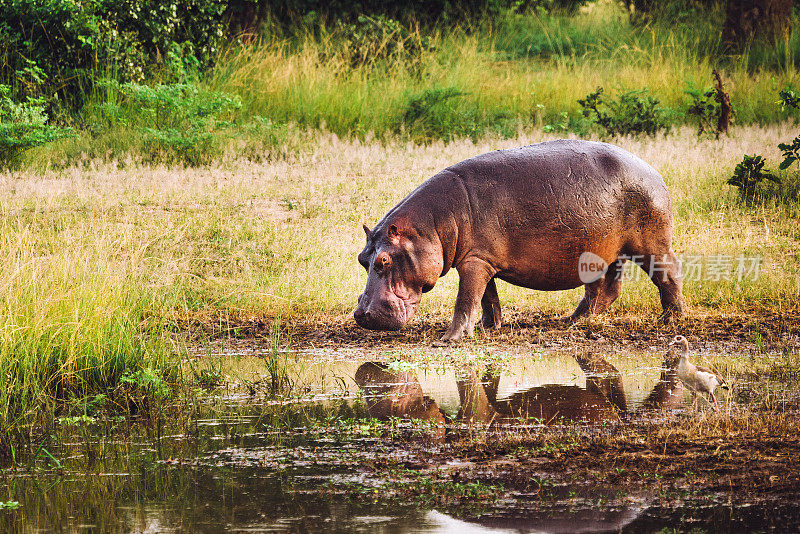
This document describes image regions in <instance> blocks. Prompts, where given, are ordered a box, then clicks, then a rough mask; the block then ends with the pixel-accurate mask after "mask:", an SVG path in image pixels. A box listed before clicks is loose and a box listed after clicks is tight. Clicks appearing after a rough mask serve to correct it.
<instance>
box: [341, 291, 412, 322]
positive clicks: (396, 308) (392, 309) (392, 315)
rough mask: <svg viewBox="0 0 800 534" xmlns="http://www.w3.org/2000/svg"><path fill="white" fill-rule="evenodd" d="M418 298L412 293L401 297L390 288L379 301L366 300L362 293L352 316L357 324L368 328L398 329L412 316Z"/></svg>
mask: <svg viewBox="0 0 800 534" xmlns="http://www.w3.org/2000/svg"><path fill="white" fill-rule="evenodd" d="M419 300H420V299H419V298H415V296H414V295H409V296H407V297H401V296H400V295H398V294H397V292H396V291H394V290H392V291H390V292H387V294H386V295H385V297H384V298H383V299H380V301H376V300H375V299H372V300H371V301H369V302H366V301H367V299H366V297H365V296H364V295H363V294H362V295H361V296H360V297H359V299H358V307H357V308H356V310H355V312H353V316H354V317H355V319H356V323H357V324H358V326H360V327H362V328H366V329H368V330H400V329H401V328H402V327H403V325H405V324H406V323H407V322H408V320H409V319H411V318H412V317H413V316H414V313H415V312H416V311H417V307H418V306H419Z"/></svg>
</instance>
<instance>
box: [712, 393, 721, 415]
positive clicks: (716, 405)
mask: <svg viewBox="0 0 800 534" xmlns="http://www.w3.org/2000/svg"><path fill="white" fill-rule="evenodd" d="M711 398H712V399H714V409H715V410H717V412H719V404H717V396H716V395H714V392H713V391H712V392H711Z"/></svg>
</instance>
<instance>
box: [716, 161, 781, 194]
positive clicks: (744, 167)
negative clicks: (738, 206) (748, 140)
mask: <svg viewBox="0 0 800 534" xmlns="http://www.w3.org/2000/svg"><path fill="white" fill-rule="evenodd" d="M765 164H766V161H765V160H764V158H762V157H761V156H748V155H745V157H744V159H742V162H741V163H738V164H737V165H736V169H734V171H733V176H731V177H730V178H728V184H730V185H732V186H734V187H736V188H737V189H738V190H739V198H740V199H741V200H742V201H743V202H751V201H753V200H754V199H755V196H756V188H757V187H758V185H759V184H760V183H762V182H763V181H764V180H769V181H771V182H775V183H780V181H781V180H780V178H778V177H777V176H775V175H774V174H772V173H771V172H769V171H767V170H765V169H764V165H765Z"/></svg>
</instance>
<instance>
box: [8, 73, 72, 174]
mask: <svg viewBox="0 0 800 534" xmlns="http://www.w3.org/2000/svg"><path fill="white" fill-rule="evenodd" d="M10 95H11V88H10V87H9V86H7V85H0V165H2V166H4V167H7V166H9V165H11V164H13V163H14V162H15V161H16V159H17V157H18V156H19V155H20V154H21V153H22V152H24V151H25V150H27V149H29V148H31V147H35V146H39V145H43V144H45V143H49V142H50V141H55V140H56V139H61V138H62V137H65V136H67V135H69V134H70V130H68V129H65V128H58V127H56V126H51V125H49V124H47V114H45V112H44V107H45V106H44V101H43V100H42V99H36V98H30V97H29V98H28V101H27V102H25V103H22V104H20V103H16V102H14V101H13V100H12V99H11V96H10Z"/></svg>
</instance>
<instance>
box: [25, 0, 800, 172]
mask: <svg viewBox="0 0 800 534" xmlns="http://www.w3.org/2000/svg"><path fill="white" fill-rule="evenodd" d="M722 19H723V13H722V12H721V10H717V11H712V12H710V13H703V14H692V13H688V14H687V13H678V14H676V15H675V17H671V18H668V20H661V21H655V22H652V23H650V24H648V25H631V24H630V22H629V18H628V14H627V13H626V12H624V11H623V10H622V9H621V8H620V7H619V5H618V4H617V3H614V2H596V3H593V4H590V6H589V8H588V9H586V10H583V11H582V12H581V13H579V14H578V15H576V16H573V17H565V16H557V15H553V16H537V15H533V14H515V13H507V14H505V15H502V16H500V17H498V18H496V19H494V20H487V21H483V22H481V23H479V24H473V25H470V24H467V25H466V26H465V27H446V28H429V29H420V28H416V29H412V30H409V32H408V33H407V35H406V36H405V37H403V39H404V40H403V41H402V43H401V44H402V45H403V46H400V45H399V44H398V43H391V42H387V43H378V44H377V45H375V46H374V48H375V50H377V51H384V52H385V53H384V52H381V53H379V54H378V55H377V56H374V57H367V58H362V57H355V59H354V55H353V43H352V42H351V41H350V40H349V37H348V35H347V34H346V32H345V31H343V30H342V29H341V28H336V27H333V28H326V27H324V26H323V27H319V28H316V29H315V30H314V31H311V30H297V31H296V33H294V34H288V35H287V34H286V33H285V32H278V31H272V30H270V29H269V28H267V29H265V31H264V32H263V35H262V37H260V38H258V39H256V40H254V41H251V42H248V43H244V44H243V43H240V42H234V43H231V44H230V45H229V46H228V47H227V48H226V49H224V50H222V52H220V56H219V58H218V60H217V62H216V66H215V67H213V68H211V69H210V70H208V71H207V72H204V73H200V74H201V75H200V76H199V78H200V82H197V84H198V87H199V88H200V90H201V95H202V94H207V95H214V94H216V95H220V96H221V97H222V98H226V97H225V96H224V95H228V96H229V97H230V98H232V99H234V100H235V101H236V102H238V101H239V100H241V107H240V108H238V109H229V110H227V111H225V113H223V114H222V115H221V116H220V117H219V118H218V120H217V119H215V120H214V121H213V124H210V125H207V128H206V129H207V130H208V131H211V132H213V139H206V140H205V141H203V143H200V144H198V147H197V149H196V150H195V152H198V153H192V154H189V155H187V156H186V157H184V158H183V160H185V161H186V162H188V163H189V164H208V163H210V162H211V161H213V160H214V159H218V158H219V157H223V155H225V156H224V157H242V156H244V157H250V158H254V159H259V158H276V157H278V158H281V157H286V156H287V155H291V154H293V153H295V152H297V151H298V150H302V149H303V148H304V147H305V140H306V139H307V138H308V135H307V133H308V131H309V130H319V129H322V130H325V131H330V132H332V133H335V134H336V135H338V136H340V137H347V138H350V137H355V138H358V139H361V140H368V139H372V138H377V139H379V140H381V142H384V143H391V142H393V141H394V140H396V139H400V140H412V141H414V142H434V141H437V140H444V141H449V140H452V139H458V138H464V137H467V138H470V139H472V140H473V141H477V140H479V139H481V138H484V137H487V136H491V137H502V138H513V137H515V136H516V135H517V133H518V132H519V131H531V130H538V129H540V128H542V126H544V125H547V124H552V123H558V122H560V121H561V120H562V119H561V114H562V113H567V116H568V119H569V120H568V122H569V125H570V128H571V129H572V130H574V131H576V132H577V133H579V134H581V135H586V134H588V133H590V132H591V126H590V125H589V123H588V122H587V121H586V120H585V119H584V118H583V117H582V116H581V115H580V107H579V105H578V103H577V100H578V99H579V98H583V97H585V96H586V95H587V94H589V93H590V92H592V91H594V90H595V89H596V88H597V87H598V86H602V87H604V88H605V92H606V94H607V95H609V96H610V97H612V98H613V97H616V96H617V95H618V94H620V93H621V92H624V91H629V90H638V89H643V88H647V89H648V91H649V93H650V94H652V95H653V96H654V97H655V98H657V99H659V100H660V102H661V105H662V106H664V107H666V108H667V109H668V118H669V120H670V122H672V123H673V124H676V125H679V124H682V123H684V122H686V121H687V118H686V116H685V111H686V109H687V107H688V106H689V104H690V98H689V96H688V95H686V93H685V91H686V89H687V88H688V87H689V85H687V84H691V85H692V86H694V87H701V88H702V87H705V86H710V85H711V84H712V75H711V71H712V69H714V68H717V69H719V70H720V71H721V72H722V75H723V79H724V81H725V84H726V89H727V90H728V91H729V92H730V96H731V100H732V102H733V106H734V108H735V112H736V115H735V121H736V122H737V123H738V124H752V123H757V124H769V123H776V122H781V121H783V120H786V118H787V117H795V118H796V117H797V116H798V115H797V112H793V111H792V112H790V111H786V110H782V109H781V107H780V106H779V104H778V103H777V100H778V98H777V93H778V91H779V90H780V89H782V88H784V87H786V86H791V85H797V83H798V61H799V59H798V58H800V31H795V32H794V33H793V34H792V35H791V36H790V37H789V38H788V39H787V41H786V42H780V43H776V44H774V45H772V44H770V45H766V44H756V45H754V46H753V47H751V48H750V49H748V50H747V51H746V52H745V53H743V54H740V55H736V56H723V55H721V54H719V53H718V50H719V47H720V43H719V33H720V28H721V25H722ZM422 42H425V43H426V45H425V46H422V45H419V43H422ZM103 72H105V71H104V70H103V69H101V68H98V77H102V75H103ZM157 81H158V80H153V83H155V82H157ZM189 81H191V80H189ZM203 91H206V92H207V93H203ZM208 92H210V93H208ZM87 102H88V103H87V105H86V106H85V108H83V109H81V110H77V111H75V112H68V113H66V114H65V115H64V114H62V115H61V119H62V120H63V121H64V122H65V124H66V125H68V126H72V127H74V128H75V131H76V133H77V134H78V135H77V136H76V137H73V138H71V139H68V140H64V141H61V142H57V143H52V144H50V145H49V146H48V147H47V148H43V149H37V150H32V151H31V152H30V153H29V154H28V156H27V157H26V158H23V159H22V161H21V162H20V163H19V164H20V165H21V166H22V167H23V168H24V167H26V166H34V167H38V168H41V167H42V166H47V165H50V164H57V165H60V166H64V165H70V164H72V163H74V162H75V161H77V160H80V159H87V158H88V159H95V158H101V159H104V160H106V161H123V162H125V161H129V160H132V161H134V162H143V163H159V162H171V161H181V158H180V157H177V158H176V157H175V154H174V152H175V151H174V150H172V151H171V150H170V149H169V148H168V147H167V149H163V143H161V145H156V146H162V150H153V143H152V142H148V141H147V135H146V134H143V133H142V131H143V129H146V128H151V129H153V128H155V129H156V130H158V129H160V128H161V126H160V125H158V124H155V123H156V122H158V120H157V119H156V118H154V117H150V116H149V115H147V114H142V113H141V106H140V105H138V104H137V105H134V106H130V105H127V106H126V105H125V101H124V99H120V96H119V94H118V93H117V92H115V91H114V90H113V88H110V87H109V86H108V85H107V84H105V85H104V84H100V85H98V86H96V87H95V88H94V89H93V93H92V94H91V95H90V97H89V98H87ZM192 102H195V101H194V100H192V101H190V102H189V103H181V102H180V101H178V102H177V106H178V107H177V108H175V109H176V112H177V113H179V114H180V113H181V112H186V113H189V115H191V113H190V112H191V108H192V105H193V104H192ZM173 103H175V102H173ZM148 117H150V118H148ZM189 119H191V117H189ZM148 120H149V121H151V122H153V124H149V123H148ZM184 123H185V120H184ZM190 124H191V122H190ZM179 130H180V131H179V132H177V133H178V134H180V135H178V137H179V139H177V140H175V139H172V140H171V141H170V139H171V137H170V138H169V139H167V141H166V142H167V143H169V142H172V143H173V144H178V143H180V142H185V141H186V140H187V137H188V138H189V139H192V138H193V136H192V135H191V134H192V130H191V129H188V130H187V128H186V127H185V126H184V127H180V128H179ZM205 131H206V130H203V132H205ZM203 132H197V135H195V136H194V137H197V136H198V135H199V136H201V137H202V136H204V135H205V134H204V133H203ZM172 137H175V136H174V135H173V136H172ZM203 139H205V137H203ZM181 150H183V151H184V152H185V151H186V149H180V150H178V152H180V151H181Z"/></svg>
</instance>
